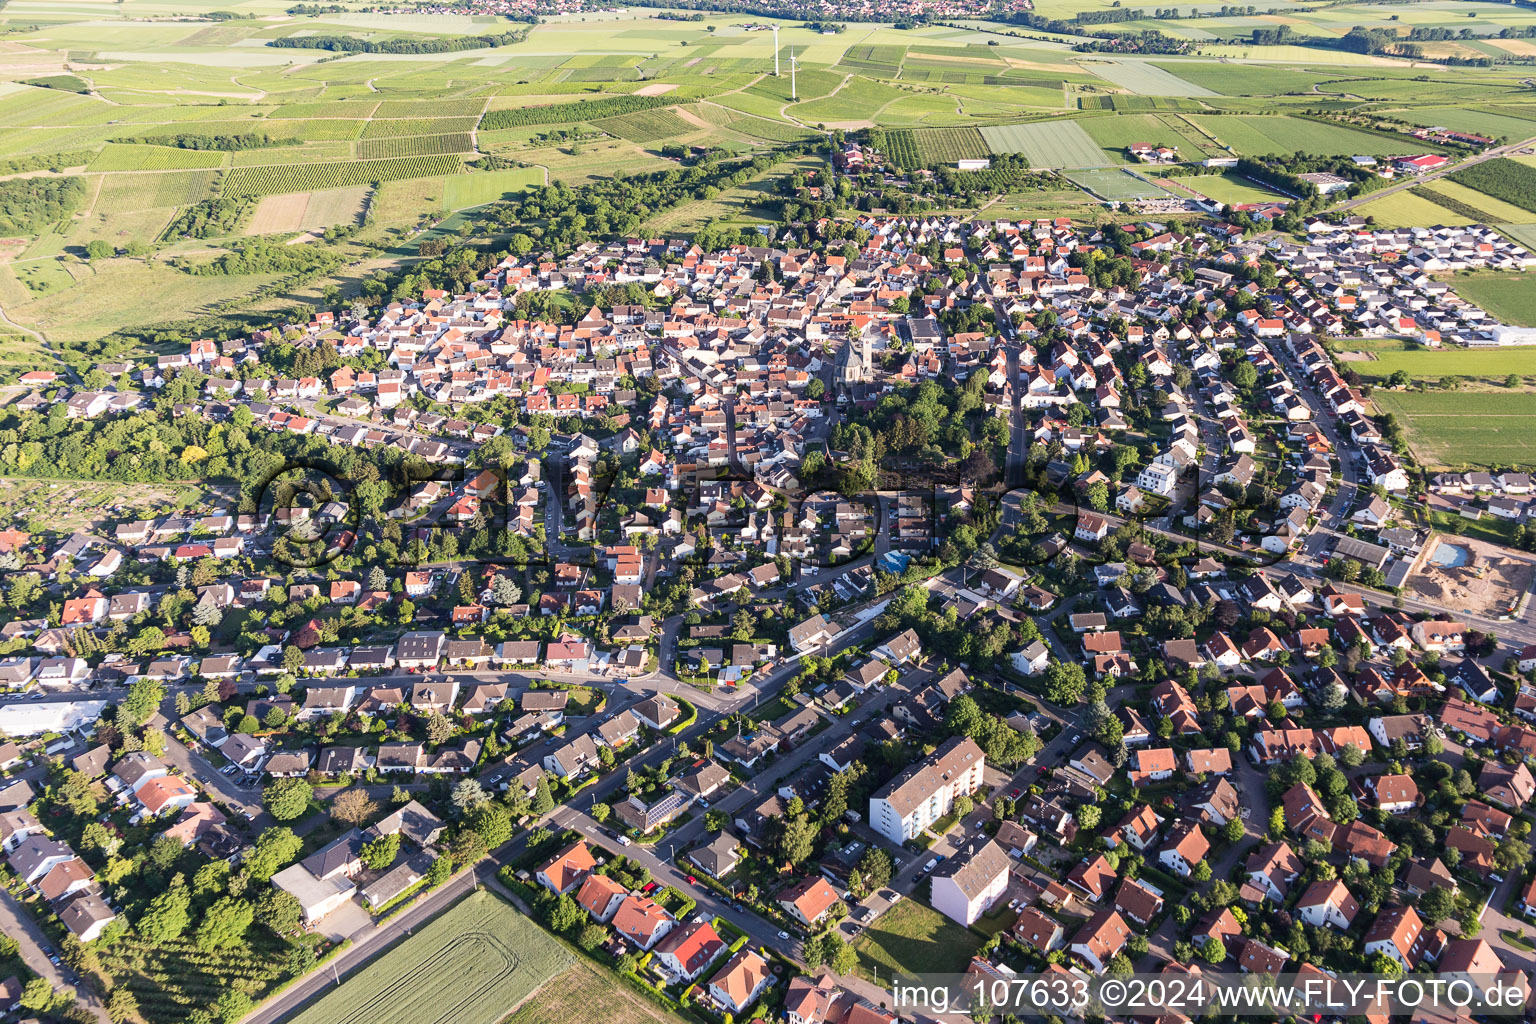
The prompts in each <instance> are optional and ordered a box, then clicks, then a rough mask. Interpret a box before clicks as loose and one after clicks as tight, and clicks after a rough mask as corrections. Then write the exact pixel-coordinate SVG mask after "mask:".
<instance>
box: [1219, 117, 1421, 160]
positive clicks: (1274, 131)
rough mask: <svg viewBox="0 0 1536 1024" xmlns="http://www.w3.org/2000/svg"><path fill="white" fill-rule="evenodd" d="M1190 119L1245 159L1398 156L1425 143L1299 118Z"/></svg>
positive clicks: (1419, 147)
mask: <svg viewBox="0 0 1536 1024" xmlns="http://www.w3.org/2000/svg"><path fill="white" fill-rule="evenodd" d="M1190 119H1191V120H1192V121H1195V122H1196V123H1198V124H1199V125H1200V126H1201V127H1202V128H1204V129H1205V130H1206V131H1208V132H1210V133H1211V134H1212V135H1214V136H1215V137H1216V138H1217V139H1219V140H1220V141H1221V143H1222V144H1224V145H1227V146H1231V147H1232V148H1233V149H1235V150H1236V151H1237V152H1239V153H1242V154H1244V155H1245V156H1265V155H1267V154H1271V153H1298V152H1299V153H1328V154H1337V155H1339V156H1354V155H1356V154H1360V155H1364V156H1396V155H1402V154H1406V153H1413V152H1420V151H1422V149H1423V147H1422V144H1417V143H1415V142H1414V140H1412V139H1408V138H1404V139H1402V140H1400V141H1399V140H1396V139H1390V138H1387V137H1386V136H1382V135H1372V134H1369V133H1367V132H1361V131H1354V130H1353V129H1349V128H1341V127H1339V126H1338V125H1332V124H1321V123H1319V122H1317V121H1308V120H1305V119H1303V118H1298V117H1283V116H1263V115H1251V114H1191V115H1190Z"/></svg>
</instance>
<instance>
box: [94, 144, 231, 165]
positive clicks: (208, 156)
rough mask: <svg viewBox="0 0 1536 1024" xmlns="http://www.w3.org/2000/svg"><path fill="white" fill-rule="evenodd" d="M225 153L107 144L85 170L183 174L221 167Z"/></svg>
mask: <svg viewBox="0 0 1536 1024" xmlns="http://www.w3.org/2000/svg"><path fill="white" fill-rule="evenodd" d="M223 165H224V154H223V153H213V152H206V151H199V150H190V149H172V148H170V147H168V146H137V145H122V144H119V143H108V144H107V145H106V146H104V147H103V148H102V150H101V152H100V153H97V154H96V159H94V160H92V161H91V162H90V164H88V165H87V166H86V170H88V171H183V170H197V169H202V168H212V167H222V166H223Z"/></svg>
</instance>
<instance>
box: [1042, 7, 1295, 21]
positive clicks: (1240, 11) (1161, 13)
mask: <svg viewBox="0 0 1536 1024" xmlns="http://www.w3.org/2000/svg"><path fill="white" fill-rule="evenodd" d="M1278 13H1281V11H1280V10H1279V9H1278V8H1266V9H1264V10H1262V11H1261V10H1259V9H1258V8H1257V7H1254V6H1252V5H1249V6H1246V7H1239V6H1230V5H1229V6H1224V7H1211V8H1194V9H1192V10H1190V11H1189V13H1187V14H1183V13H1180V9H1179V8H1177V7H1157V8H1144V7H1111V8H1106V9H1105V10H1102V11H1080V12H1078V13H1077V14H1076V15H1074V16H1073V18H1072V20H1073V21H1074V22H1076V23H1078V24H1079V25H1112V24H1118V23H1120V22H1124V21H1141V20H1142V19H1143V18H1147V19H1156V20H1157V21H1187V20H1192V19H1195V18H1251V17H1253V16H1255V15H1258V14H1278Z"/></svg>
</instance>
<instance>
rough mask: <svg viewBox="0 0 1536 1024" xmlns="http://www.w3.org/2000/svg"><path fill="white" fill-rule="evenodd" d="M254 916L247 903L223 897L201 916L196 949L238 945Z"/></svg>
mask: <svg viewBox="0 0 1536 1024" xmlns="http://www.w3.org/2000/svg"><path fill="white" fill-rule="evenodd" d="M255 916H256V911H255V908H254V907H252V906H251V904H250V903H249V901H247V900H238V899H235V898H234V897H232V896H225V897H224V898H223V899H221V900H219V901H218V902H217V903H215V904H214V905H213V906H211V907H209V908H208V912H207V913H206V914H204V915H203V923H202V924H200V925H198V927H197V948H198V949H202V950H213V949H228V948H229V947H231V946H235V945H239V944H240V942H241V941H242V940H243V939H244V938H245V932H246V929H248V928H250V926H251V921H252V920H253V919H254V918H255Z"/></svg>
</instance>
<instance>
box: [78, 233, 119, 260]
mask: <svg viewBox="0 0 1536 1024" xmlns="http://www.w3.org/2000/svg"><path fill="white" fill-rule="evenodd" d="M116 254H117V249H116V247H115V246H113V244H112V243H111V242H108V241H106V240H105V239H101V238H93V239H91V240H90V241H89V242H86V243H85V255H86V258H87V259H92V260H105V259H111V258H112V257H113V256H115V255H116Z"/></svg>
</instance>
